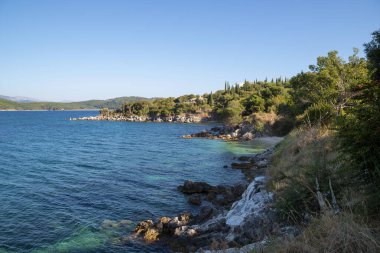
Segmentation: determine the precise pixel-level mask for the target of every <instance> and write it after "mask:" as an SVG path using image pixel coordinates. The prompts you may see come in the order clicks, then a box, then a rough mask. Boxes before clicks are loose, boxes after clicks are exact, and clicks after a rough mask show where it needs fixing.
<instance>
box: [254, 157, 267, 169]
mask: <svg viewBox="0 0 380 253" xmlns="http://www.w3.org/2000/svg"><path fill="white" fill-rule="evenodd" d="M255 165H256V166H257V167H259V168H264V167H266V166H267V165H268V161H267V160H266V159H264V160H260V161H258V162H256V163H255Z"/></svg>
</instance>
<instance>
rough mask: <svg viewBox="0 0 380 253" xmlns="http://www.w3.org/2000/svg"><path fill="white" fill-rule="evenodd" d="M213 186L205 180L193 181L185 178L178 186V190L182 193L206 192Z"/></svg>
mask: <svg viewBox="0 0 380 253" xmlns="http://www.w3.org/2000/svg"><path fill="white" fill-rule="evenodd" d="M212 188H213V187H212V186H211V185H209V184H208V183H206V182H193V181H190V180H186V181H185V182H184V183H183V185H181V186H178V190H180V191H181V192H182V193H186V194H192V193H208V192H209V191H210V190H211V189H212Z"/></svg>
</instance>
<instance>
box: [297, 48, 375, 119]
mask: <svg viewBox="0 0 380 253" xmlns="http://www.w3.org/2000/svg"><path fill="white" fill-rule="evenodd" d="M367 80H368V68H367V63H366V61H365V59H363V58H359V57H358V50H357V49H354V54H353V55H352V56H350V57H349V60H348V62H345V61H344V60H343V59H342V58H340V57H339V56H338V52H337V51H331V52H329V53H328V55H327V56H321V57H318V59H317V65H311V66H310V72H306V73H303V72H301V73H300V74H298V75H296V76H295V77H293V78H291V79H290V85H291V87H292V88H293V90H292V92H291V95H292V98H293V102H294V104H293V105H294V106H293V109H294V112H295V114H296V115H298V120H299V121H303V122H310V123H323V124H329V123H331V122H332V119H334V118H335V117H334V115H336V116H339V115H342V114H344V110H345V108H347V107H349V106H350V105H351V103H352V99H353V97H354V96H355V95H356V92H355V89H356V87H357V86H358V85H359V84H362V83H365V82H366V81H367Z"/></svg>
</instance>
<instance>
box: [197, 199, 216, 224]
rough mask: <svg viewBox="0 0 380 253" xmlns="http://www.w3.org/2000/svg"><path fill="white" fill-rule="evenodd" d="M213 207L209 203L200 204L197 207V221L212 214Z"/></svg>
mask: <svg viewBox="0 0 380 253" xmlns="http://www.w3.org/2000/svg"><path fill="white" fill-rule="evenodd" d="M214 211H215V208H214V207H213V206H212V205H211V203H208V204H205V205H202V206H201V208H200V209H199V213H198V216H197V218H198V220H199V221H204V220H206V219H208V218H210V217H211V216H212V214H213V213H214Z"/></svg>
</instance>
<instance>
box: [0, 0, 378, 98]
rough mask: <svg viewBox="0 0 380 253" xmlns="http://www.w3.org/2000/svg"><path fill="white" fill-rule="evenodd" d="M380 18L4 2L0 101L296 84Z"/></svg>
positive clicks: (211, 7) (232, 4)
mask: <svg viewBox="0 0 380 253" xmlns="http://www.w3.org/2000/svg"><path fill="white" fill-rule="evenodd" d="M378 13H380V1H379V0H342V1H340V0H334V1H329V0H318V1H317V0H310V1H304V0H289V1H282V0H278V1H276V0H266V1H264V0H261V1H258V0H247V1H243V0H215V1H212V0H191V1H177V0H173V1H169V0H152V1H145V0H135V1H132V0H130V1H126V0H125V1H124V0H120V1H118V0H103V1H99V0H61V1H52V0H45V1H44V0H33V1H30V0H24V1H23V0H0V95H7V96H26V97H32V98H37V99H41V100H45V101H65V100H69V101H79V100H87V99H107V98H114V97H121V96H144V97H168V96H179V95H183V94H191V93H194V94H203V93H206V92H207V93H208V92H210V91H215V90H219V89H223V88H224V82H225V81H229V82H230V83H231V84H234V83H236V82H238V83H240V82H243V81H244V80H245V79H247V80H252V81H253V80H255V79H256V78H257V79H264V78H266V77H268V78H269V79H270V78H272V77H275V78H276V77H280V76H282V77H291V76H293V75H295V74H297V73H299V72H300V71H302V70H303V71H306V70H307V69H308V66H309V65H310V64H314V63H315V61H316V58H317V57H318V56H321V55H326V54H327V52H328V51H331V50H337V51H338V52H339V54H340V56H341V57H343V58H345V59H347V58H348V56H349V55H351V54H352V50H353V48H354V47H357V48H359V49H360V50H361V51H363V43H365V42H368V41H370V40H371V33H372V32H373V31H375V30H377V29H380V15H378ZM362 56H364V53H363V52H362Z"/></svg>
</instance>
